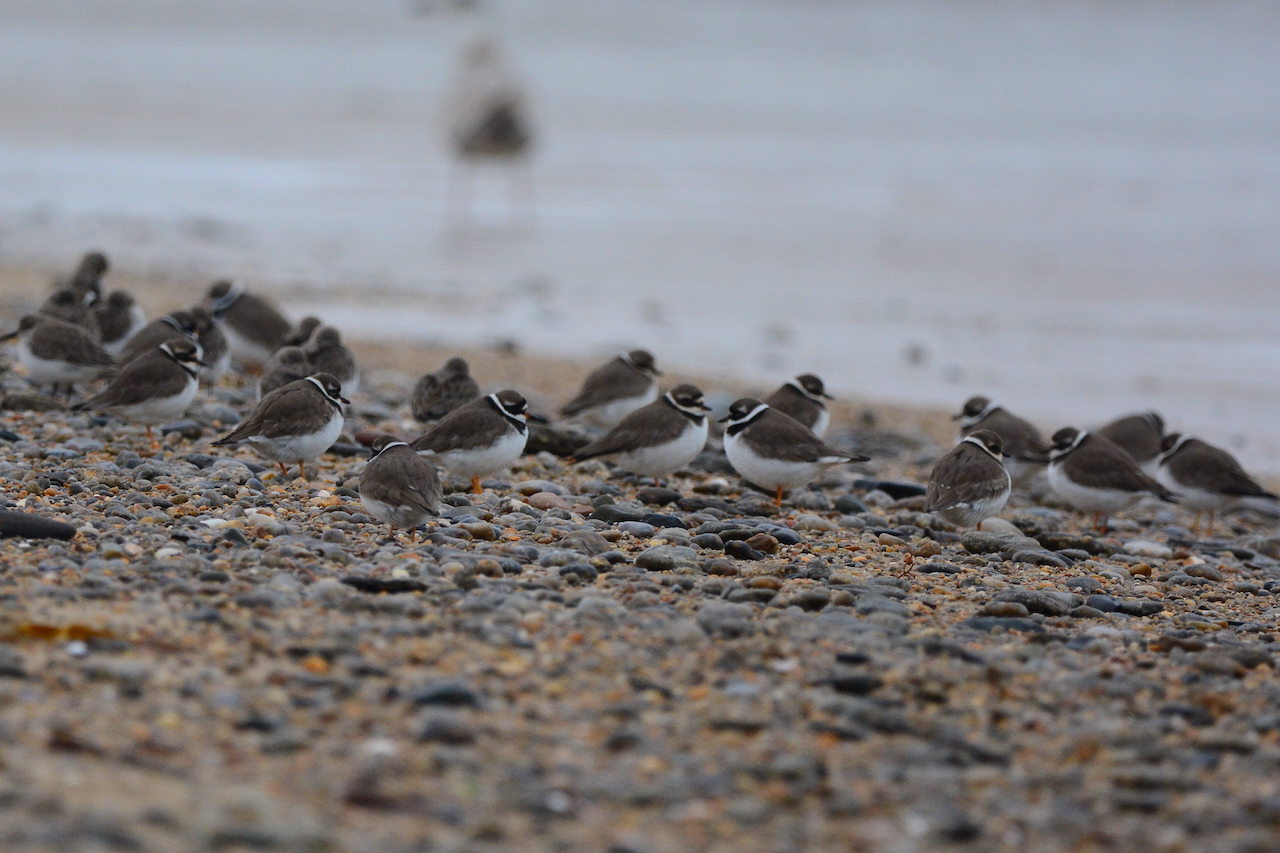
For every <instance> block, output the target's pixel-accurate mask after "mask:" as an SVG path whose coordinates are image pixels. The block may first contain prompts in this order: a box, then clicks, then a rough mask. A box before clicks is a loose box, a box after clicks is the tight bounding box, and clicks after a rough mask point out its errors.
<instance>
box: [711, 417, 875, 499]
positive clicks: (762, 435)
mask: <svg viewBox="0 0 1280 853" xmlns="http://www.w3.org/2000/svg"><path fill="white" fill-rule="evenodd" d="M721 422H727V424H728V426H726V427H725V431H724V452H725V454H726V455H727V456H728V457H729V464H730V465H732V466H733V467H734V470H736V471H737V472H738V473H739V474H741V475H742V476H743V478H745V479H746V480H748V481H749V482H752V483H755V484H756V485H757V486H760V487H762V488H765V489H772V490H774V491H775V492H776V494H775V496H774V503H775V504H777V505H778V506H782V493H783V491H784V490H785V489H794V488H797V487H799V486H803V485H805V484H806V483H809V482H811V481H812V480H813V479H814V478H816V477H817V476H818V475H819V474H821V473H822V472H823V471H824V470H826V469H827V468H830V467H831V466H832V465H839V464H841V463H844V462H866V461H867V460H868V458H869V457H866V456H861V455H859V454H856V453H846V452H845V451H843V450H840V449H838V448H835V447H832V446H831V445H829V444H825V443H823V441H822V439H820V438H818V437H817V436H816V435H814V434H813V432H812V431H811V430H809V429H808V428H807V427H805V426H803V425H801V424H800V422H799V421H796V420H795V419H793V418H791V417H789V416H787V415H784V414H782V413H781V412H778V411H774V410H773V409H771V408H770V407H769V406H767V405H765V404H764V403H762V402H760V401H759V400H755V399H752V398H751V397H743V398H742V399H741V400H736V401H735V402H734V404H733V405H732V406H730V407H729V414H728V415H727V416H726V417H724V418H721Z"/></svg>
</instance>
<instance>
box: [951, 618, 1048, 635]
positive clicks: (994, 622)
mask: <svg viewBox="0 0 1280 853" xmlns="http://www.w3.org/2000/svg"><path fill="white" fill-rule="evenodd" d="M957 624H958V625H959V627H961V628H972V629H973V630H975V631H992V630H995V629H996V628H1004V629H1005V630H1007V631H1029V632H1032V633H1036V634H1042V633H1044V626H1042V625H1041V624H1040V623H1039V622H1036V621H1035V620H1034V619H1026V618H1024V617H1021V616H1013V617H1008V618H1006V617H1003V616H970V617H969V618H968V619H965V620H964V621H963V622H959V623H957Z"/></svg>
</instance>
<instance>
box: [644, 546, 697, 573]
mask: <svg viewBox="0 0 1280 853" xmlns="http://www.w3.org/2000/svg"><path fill="white" fill-rule="evenodd" d="M696 555H697V552H696V551H694V550H693V549H692V548H687V547H685V546H683V545H656V546H654V547H653V548H648V549H646V550H644V551H641V552H640V553H639V554H637V555H636V560H635V563H636V567H637V568H641V569H647V570H648V571H651V572H666V571H670V570H671V569H674V568H675V567H676V564H677V563H679V562H681V561H692V560H693V558H694V557H695V556H696Z"/></svg>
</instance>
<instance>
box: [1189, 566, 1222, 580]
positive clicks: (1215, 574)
mask: <svg viewBox="0 0 1280 853" xmlns="http://www.w3.org/2000/svg"><path fill="white" fill-rule="evenodd" d="M1183 571H1184V572H1186V573H1187V574H1188V575H1190V576H1191V577H1193V578H1205V579H1206V580H1211V581H1220V580H1225V579H1226V578H1225V577H1224V576H1223V574H1222V572H1220V571H1219V570H1218V569H1217V568H1216V567H1215V566H1211V565H1209V564H1208V563H1205V564H1203V565H1195V566H1187V567H1186V568H1185V569H1183Z"/></svg>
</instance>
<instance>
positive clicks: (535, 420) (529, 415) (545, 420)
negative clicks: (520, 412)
mask: <svg viewBox="0 0 1280 853" xmlns="http://www.w3.org/2000/svg"><path fill="white" fill-rule="evenodd" d="M524 416H525V419H526V420H528V421H529V423H531V424H549V423H551V418H549V417H547V416H546V415H538V414H534V413H533V412H525V413H524Z"/></svg>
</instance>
